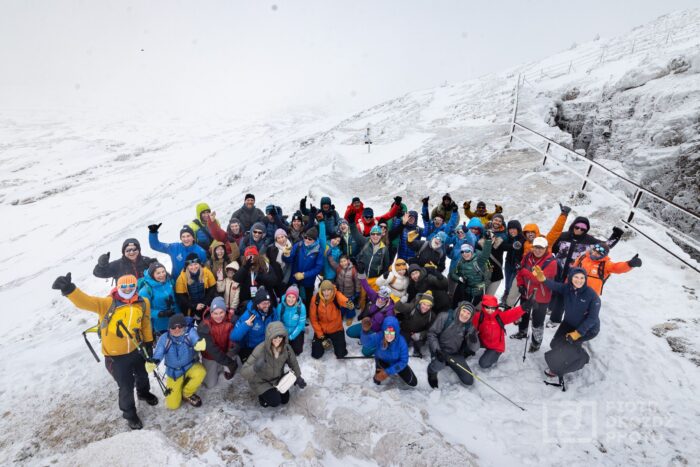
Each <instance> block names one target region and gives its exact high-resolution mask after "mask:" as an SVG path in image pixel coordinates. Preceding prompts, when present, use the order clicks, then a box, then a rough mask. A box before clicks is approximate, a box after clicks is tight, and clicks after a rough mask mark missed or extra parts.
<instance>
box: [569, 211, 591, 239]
mask: <svg viewBox="0 0 700 467" xmlns="http://www.w3.org/2000/svg"><path fill="white" fill-rule="evenodd" d="M578 223H583V224H586V231H585V232H584V233H582V234H581V235H579V237H582V236H583V235H586V234H587V233H588V231H589V230H591V223H590V221H589V220H588V218H587V217H583V216H578V217H577V218H576V219H574V221H573V222H572V223H571V225H570V226H569V233H570V234H571V235H572V236H573V235H574V226H575V225H576V224H578Z"/></svg>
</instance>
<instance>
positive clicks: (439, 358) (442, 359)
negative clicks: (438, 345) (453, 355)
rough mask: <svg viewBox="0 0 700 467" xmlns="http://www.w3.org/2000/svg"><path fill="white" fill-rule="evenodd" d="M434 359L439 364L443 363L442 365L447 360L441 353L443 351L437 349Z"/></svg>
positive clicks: (443, 353)
mask: <svg viewBox="0 0 700 467" xmlns="http://www.w3.org/2000/svg"><path fill="white" fill-rule="evenodd" d="M435 358H437V360H438V361H439V362H443V363H445V360H446V359H447V358H446V355H445V352H443V351H442V350H440V349H437V350H436V351H435Z"/></svg>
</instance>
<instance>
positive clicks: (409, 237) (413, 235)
mask: <svg viewBox="0 0 700 467" xmlns="http://www.w3.org/2000/svg"><path fill="white" fill-rule="evenodd" d="M419 235H420V233H418V231H417V230H411V231H410V232H408V235H407V236H406V240H407V241H408V243H411V242H413V241H414V240H415V239H417V238H418V236H419Z"/></svg>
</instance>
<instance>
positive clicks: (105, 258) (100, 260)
mask: <svg viewBox="0 0 700 467" xmlns="http://www.w3.org/2000/svg"><path fill="white" fill-rule="evenodd" d="M97 264H99V265H100V266H107V265H108V264H109V251H108V252H107V253H105V254H104V255H100V257H99V258H97Z"/></svg>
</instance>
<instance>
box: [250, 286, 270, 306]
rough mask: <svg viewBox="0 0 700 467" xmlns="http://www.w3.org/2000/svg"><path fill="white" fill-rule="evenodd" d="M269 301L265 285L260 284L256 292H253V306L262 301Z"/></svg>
mask: <svg viewBox="0 0 700 467" xmlns="http://www.w3.org/2000/svg"><path fill="white" fill-rule="evenodd" d="M269 301H270V294H269V293H267V290H265V286H262V287H260V288H259V289H258V292H257V293H256V294H255V299H253V303H254V304H255V306H258V305H260V304H261V303H262V302H269Z"/></svg>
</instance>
